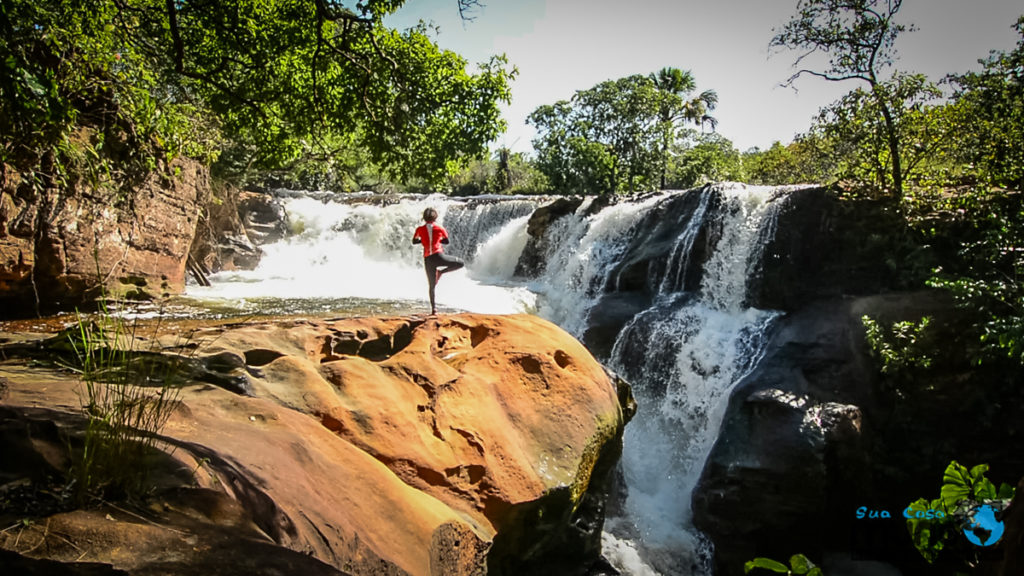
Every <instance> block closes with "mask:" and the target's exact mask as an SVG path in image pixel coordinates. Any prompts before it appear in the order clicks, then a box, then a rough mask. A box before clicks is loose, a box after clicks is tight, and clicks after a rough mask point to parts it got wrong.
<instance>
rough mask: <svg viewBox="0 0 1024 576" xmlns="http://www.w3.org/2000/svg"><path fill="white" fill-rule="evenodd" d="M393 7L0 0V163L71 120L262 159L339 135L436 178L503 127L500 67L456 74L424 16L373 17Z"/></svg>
mask: <svg viewBox="0 0 1024 576" xmlns="http://www.w3.org/2000/svg"><path fill="white" fill-rule="evenodd" d="M402 4H403V2H402V1H401V0H365V1H362V2H359V3H355V4H354V5H353V4H352V3H350V2H340V1H334V0H237V1H232V2H226V1H224V0H195V1H192V0H190V1H188V2H184V1H181V0H168V1H158V0H97V1H96V2H90V3H85V4H83V3H80V2H75V1H72V0H39V1H35V0H33V1H31V2H30V1H28V0H9V1H6V2H4V3H3V4H2V8H0V32H3V39H2V40H0V62H2V63H3V66H4V67H5V74H3V80H2V81H0V90H2V96H3V98H2V101H3V103H2V104H0V106H2V107H3V108H2V110H0V111H2V112H3V120H0V136H3V137H4V141H5V142H8V143H10V144H8V145H7V146H6V147H5V151H4V158H3V160H4V161H5V162H11V161H15V160H21V159H24V158H25V157H31V156H33V155H35V156H42V155H45V153H46V151H47V150H52V148H53V145H54V142H57V141H59V140H60V139H61V138H62V137H66V136H67V135H68V134H69V133H70V132H72V130H73V129H75V127H77V126H80V125H82V124H88V125H96V126H99V127H100V129H101V131H102V132H104V133H107V132H111V130H110V129H109V127H110V126H112V125H117V126H120V130H115V131H113V132H117V134H110V135H111V136H117V137H119V138H122V139H125V138H127V136H125V135H129V136H131V137H132V138H135V139H137V140H139V141H140V142H143V143H146V144H148V145H149V147H150V148H151V149H152V152H154V153H159V152H164V153H167V154H170V155H176V154H188V155H192V156H200V157H206V158H208V159H211V160H212V159H215V158H216V157H217V156H218V155H219V154H220V152H222V151H223V150H231V151H233V153H234V155H235V156H241V157H242V158H244V159H245V163H247V164H248V165H254V164H255V165H258V166H262V167H265V168H268V169H269V168H278V167H282V166H287V165H288V164H289V163H291V162H294V161H295V160H296V159H298V158H300V157H302V156H303V155H308V154H311V153H320V154H321V155H323V156H324V157H330V155H331V153H332V152H333V151H334V150H333V149H332V148H333V147H344V146H348V147H353V146H354V147H358V148H361V149H364V150H366V151H367V152H368V154H369V156H370V159H371V160H372V161H374V162H376V163H378V164H380V165H381V166H383V167H384V168H385V170H387V171H388V172H390V173H393V174H394V175H396V176H398V177H402V178H423V179H425V180H429V181H439V180H440V179H441V178H442V177H443V176H444V175H445V174H447V173H449V172H450V171H451V170H452V169H453V167H454V165H455V164H456V163H458V162H460V161H462V160H463V159H464V158H469V157H475V156H479V155H481V154H483V153H484V152H485V150H486V145H487V143H488V142H489V141H490V140H492V139H494V138H495V137H496V136H497V135H498V134H499V133H500V131H501V130H502V129H503V128H504V124H503V122H502V120H501V118H500V114H499V110H498V104H499V103H500V102H502V101H505V102H507V101H508V100H509V97H510V92H509V81H510V80H511V79H512V78H513V77H514V74H515V71H514V70H512V69H510V68H509V67H508V64H507V62H506V61H505V59H504V58H503V57H494V58H492V59H491V60H490V61H489V62H485V63H483V64H481V65H480V66H479V68H478V69H477V70H476V71H475V72H470V71H468V70H467V62H466V61H465V60H464V59H462V58H461V57H459V56H458V55H456V54H454V53H452V52H449V51H444V50H441V49H439V48H438V47H437V46H436V45H435V44H434V43H433V42H432V41H431V39H430V37H429V35H428V32H429V31H428V30H427V29H426V28H425V27H424V26H419V27H417V28H414V29H410V30H407V31H404V32H399V31H395V30H391V29H389V28H387V27H385V26H384V25H383V24H382V19H383V17H384V16H385V15H387V14H389V13H391V12H393V11H394V10H396V9H397V8H398V7H400V6H401V5H402ZM471 4H472V2H471V1H469V0H462V1H460V2H459V6H460V8H462V7H464V6H469V5H471ZM133 146H134V147H135V148H139V144H138V143H134V144H133ZM29 164H31V162H29Z"/></svg>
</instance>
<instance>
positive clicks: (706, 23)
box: [385, 0, 1024, 152]
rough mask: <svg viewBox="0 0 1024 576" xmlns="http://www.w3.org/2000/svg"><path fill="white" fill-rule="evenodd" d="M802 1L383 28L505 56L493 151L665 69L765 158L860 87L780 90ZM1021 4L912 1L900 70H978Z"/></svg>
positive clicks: (486, 17) (657, 2) (419, 13)
mask: <svg viewBox="0 0 1024 576" xmlns="http://www.w3.org/2000/svg"><path fill="white" fill-rule="evenodd" d="M796 2H797V0H701V1H698V0H631V1H629V2H625V1H622V0H618V1H614V0H482V3H483V4H484V5H483V6H482V7H481V8H478V9H476V10H475V11H474V12H472V13H471V15H472V16H473V17H474V19H473V20H472V21H470V22H463V21H462V20H461V19H460V17H459V11H458V4H457V2H456V0H408V1H407V2H406V5H405V6H403V7H402V8H400V9H399V11H398V12H396V13H395V14H394V15H392V16H389V17H388V19H387V20H385V23H386V24H387V25H389V26H392V27H395V28H399V29H404V28H407V27H409V26H412V25H414V24H416V23H417V22H418V21H420V20H423V21H426V22H430V23H433V24H434V25H436V26H438V27H439V29H440V32H439V33H438V34H437V35H436V36H435V38H434V40H435V41H436V42H437V44H438V45H439V46H441V47H442V48H445V49H448V50H452V51H454V52H457V53H459V54H461V55H462V56H463V57H465V58H466V59H467V60H468V61H469V62H470V63H478V62H482V61H486V60H487V59H489V57H490V56H491V55H494V54H505V55H506V56H507V57H508V59H509V61H510V63H511V64H513V65H514V66H516V67H517V68H518V70H519V75H518V76H517V78H516V79H515V81H514V82H513V84H512V103H511V104H510V105H506V106H504V107H503V114H504V118H505V120H506V121H507V122H508V130H507V132H506V134H505V135H504V136H502V137H501V138H499V140H498V141H497V142H495V143H494V145H493V146H494V147H498V146H508V147H510V148H512V150H514V151H518V152H528V151H530V150H531V148H532V146H531V144H530V140H531V139H532V138H533V137H534V136H535V131H534V130H533V128H532V127H530V126H528V125H526V117H527V116H528V115H529V114H530V112H532V111H533V110H534V109H536V108H537V107H538V106H541V105H543V104H552V103H554V102H556V101H558V100H565V99H568V98H571V97H572V95H573V94H574V93H575V92H576V91H577V90H584V89H587V88H590V87H592V86H594V85H595V84H597V83H599V82H603V81H605V80H610V79H616V78H621V77H623V76H628V75H630V74H649V73H651V72H655V71H657V70H659V69H661V68H663V67H666V66H670V67H674V68H680V69H683V70H689V71H690V72H691V73H692V74H693V76H694V78H695V79H696V81H697V92H700V91H703V90H707V89H712V90H715V91H716V92H717V93H718V99H719V100H718V107H717V109H716V110H715V111H714V112H713V115H714V116H715V117H716V118H717V119H718V121H719V122H718V128H717V131H718V132H719V133H720V134H722V135H723V136H725V137H726V138H728V139H730V140H732V142H733V144H734V145H735V146H736V148H738V149H740V150H747V149H749V148H751V147H755V146H756V147H760V148H767V147H769V146H771V144H772V143H773V142H774V141H781V142H783V143H788V142H790V141H792V139H793V137H794V136H795V135H796V134H799V133H801V132H804V131H806V130H807V128H808V127H809V126H810V124H811V120H812V119H813V117H814V116H815V114H816V113H817V111H818V110H819V109H820V108H821V107H823V106H825V105H827V104H829V103H831V102H833V101H835V100H837V99H838V98H839V97H840V96H842V95H843V94H845V93H846V92H848V91H849V90H852V89H854V88H856V87H857V86H858V84H857V82H854V81H848V82H839V83H837V82H828V81H825V80H822V79H818V78H813V77H805V78H801V79H800V80H798V81H797V82H796V84H795V88H796V89H794V88H787V87H783V86H781V83H782V82H784V81H785V80H786V79H787V78H789V76H790V75H792V73H793V72H794V69H793V68H792V65H793V62H794V60H795V58H796V56H797V53H795V52H792V51H781V52H780V51H778V50H777V49H776V50H773V51H772V53H771V54H769V50H768V43H769V41H770V40H771V38H772V36H773V30H774V29H777V28H780V27H781V26H782V25H784V24H785V22H786V21H787V20H788V19H789V17H790V16H791V15H792V14H793V13H794V12H795V7H796ZM1021 14H1024V3H1022V2H1020V0H906V1H905V3H904V4H903V7H902V9H901V10H900V12H899V14H898V15H897V21H898V22H901V23H904V24H913V25H915V26H916V27H917V30H916V31H912V32H906V33H904V34H903V35H902V36H900V37H899V39H898V40H897V42H896V50H897V57H898V61H897V65H896V67H897V68H898V69H899V70H903V71H910V72H918V73H923V74H926V75H928V76H929V77H930V78H932V79H933V80H939V79H941V78H942V77H943V76H945V75H946V74H949V73H954V72H957V73H959V72H965V71H967V70H978V69H980V68H981V66H980V65H979V64H978V60H979V59H981V58H985V57H986V56H988V54H989V52H990V51H991V50H1010V49H1012V48H1013V47H1014V46H1015V45H1016V42H1017V39H1018V38H1019V35H1018V34H1017V33H1016V32H1015V31H1014V30H1013V28H1012V24H1013V23H1014V22H1015V21H1016V20H1017V18H1018V17H1019V16H1020V15H1021Z"/></svg>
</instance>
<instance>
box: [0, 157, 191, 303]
mask: <svg viewBox="0 0 1024 576" xmlns="http://www.w3.org/2000/svg"><path fill="white" fill-rule="evenodd" d="M161 168H162V169H161V170H158V171H154V172H152V173H150V174H148V175H146V176H145V178H142V179H140V181H139V182H138V184H137V185H136V186H134V187H133V188H132V189H131V190H128V191H121V192H117V191H113V190H108V189H104V188H103V187H97V188H96V189H90V188H87V187H85V186H84V185H83V184H81V183H80V182H79V183H78V184H75V185H72V186H70V187H69V188H67V189H57V188H50V189H43V190H36V189H35V188H33V187H32V186H31V185H30V183H29V182H23V181H21V180H20V176H19V175H18V174H16V173H14V172H13V171H10V170H7V167H3V169H2V170H0V306H2V307H3V308H4V310H0V313H3V315H5V316H7V315H18V314H19V313H20V315H28V314H31V313H33V312H34V310H33V307H34V306H35V303H36V302H37V301H38V302H39V303H40V304H39V305H40V307H41V308H43V309H44V310H68V309H71V308H72V307H74V306H77V305H79V304H81V303H83V302H85V301H88V300H91V299H93V298H96V297H97V296H99V295H101V293H103V291H105V292H106V294H107V295H110V296H113V297H121V296H128V297H132V298H154V297H160V296H164V295H168V294H178V293H181V292H182V291H183V290H184V286H185V263H186V258H187V256H188V253H189V248H190V246H191V245H192V240H193V237H194V236H195V233H196V223H197V221H198V218H199V213H200V210H201V209H202V206H203V205H204V204H205V202H206V198H207V197H208V195H209V188H210V184H209V175H208V172H207V170H206V168H204V167H202V166H201V165H200V164H199V163H197V162H194V161H191V160H187V159H179V160H176V161H175V162H174V163H173V164H171V165H170V166H162V167H161ZM101 288H102V290H101Z"/></svg>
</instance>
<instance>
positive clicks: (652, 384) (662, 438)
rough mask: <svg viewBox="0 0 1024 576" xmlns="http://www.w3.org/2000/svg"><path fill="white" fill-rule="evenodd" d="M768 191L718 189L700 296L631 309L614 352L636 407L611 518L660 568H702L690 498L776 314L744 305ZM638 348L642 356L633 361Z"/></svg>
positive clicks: (704, 554) (767, 214)
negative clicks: (717, 218) (616, 515)
mask: <svg viewBox="0 0 1024 576" xmlns="http://www.w3.org/2000/svg"><path fill="white" fill-rule="evenodd" d="M771 191H772V189H767V188H753V189H752V188H727V189H725V190H722V194H723V203H724V206H723V209H722V211H721V214H722V216H721V218H722V222H721V229H722V234H721V238H720V239H719V241H718V242H717V245H716V246H715V251H714V253H713V254H712V255H711V257H710V259H709V260H708V261H707V262H706V263H705V266H704V275H703V278H702V283H701V292H700V294H699V295H698V297H697V298H695V299H691V300H689V301H686V302H685V303H683V304H682V305H678V304H675V303H673V302H672V301H670V300H668V299H666V300H663V301H662V303H661V304H660V305H659V306H657V307H656V308H653V309H649V310H647V311H645V312H642V313H641V314H638V315H637V316H636V317H635V318H634V319H633V321H632V322H631V323H630V324H629V325H627V326H626V327H625V328H624V329H623V330H622V332H620V335H619V338H618V340H617V341H616V343H615V347H614V349H613V352H612V360H613V362H612V364H613V367H614V368H615V369H616V370H619V371H620V372H623V373H625V374H628V375H629V379H630V380H631V381H632V383H633V385H634V393H635V395H636V397H637V403H638V405H639V408H640V411H639V413H638V414H637V416H636V417H635V418H634V419H633V421H632V422H631V423H630V425H629V426H628V427H627V428H626V434H625V440H624V442H625V448H624V451H623V459H622V465H623V470H624V473H625V478H626V484H627V487H628V496H627V500H626V503H625V510H626V517H625V518H623V519H621V521H620V523H619V524H620V526H622V525H624V526H627V527H628V529H626V530H623V531H622V533H623V534H625V535H629V536H632V537H633V538H635V539H636V541H637V543H638V544H639V549H640V554H641V557H643V558H645V559H647V561H648V562H649V563H650V564H651V565H652V566H653V569H655V570H657V571H658V572H661V573H662V574H666V575H675V574H703V573H706V572H707V571H708V570H710V567H709V566H708V565H707V558H708V556H709V554H708V551H707V549H706V548H707V544H706V542H705V541H704V539H703V537H702V536H701V535H700V534H699V533H698V532H697V531H696V530H695V529H694V528H693V526H692V510H691V507H690V501H691V500H690V499H691V494H692V492H693V489H694V488H695V487H696V484H697V481H698V480H699V478H700V474H701V471H702V469H703V466H704V461H705V460H706V459H707V456H708V454H709V453H710V451H711V448H712V445H713V443H714V441H715V439H716V438H717V436H718V430H719V427H720V425H721V421H722V417H723V416H724V413H725V408H726V405H727V400H728V397H729V393H730V391H731V390H732V388H733V386H735V385H736V383H737V382H739V380H741V379H742V377H743V376H744V375H746V374H747V373H748V372H749V370H750V369H751V368H752V367H753V366H754V365H755V364H756V362H757V361H758V360H759V359H760V356H761V354H762V353H763V349H764V343H765V334H766V331H767V329H768V327H769V325H770V323H771V321H772V319H773V318H774V317H775V314H774V313H773V312H770V311H762V310H757V309H753V308H744V306H743V302H744V300H745V298H746V293H747V281H748V279H749V278H750V276H751V272H752V271H753V269H754V267H755V266H756V265H757V264H758V262H759V257H760V249H761V248H762V247H763V237H762V234H761V231H762V230H763V229H764V228H765V226H770V225H771V222H772V221H773V220H774V214H773V209H774V204H771V203H769V202H767V200H768V194H769V193H770V192H771ZM682 239H683V240H685V238H682ZM629 348H631V349H632V354H633V355H632V356H631V355H630V354H629V352H628V350H627V349H629ZM638 349H640V350H643V351H644V352H645V356H646V357H647V358H648V359H649V360H650V361H648V362H646V363H643V364H641V365H639V366H637V362H636V354H637V350H638ZM656 358H661V359H662V361H661V362H657V361H654V360H655V359H656ZM623 568H624V569H626V570H627V571H628V570H629V569H628V568H626V567H623ZM627 573H629V572H627Z"/></svg>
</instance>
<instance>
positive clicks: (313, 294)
mask: <svg viewBox="0 0 1024 576" xmlns="http://www.w3.org/2000/svg"><path fill="white" fill-rule="evenodd" d="M778 192H779V189H774V188H767V187H746V186H742V185H721V186H714V187H705V188H702V189H698V190H691V191H686V192H665V193H660V194H654V195H650V196H648V197H645V198H643V199H639V200H632V201H622V202H619V203H616V204H613V205H611V206H607V207H605V208H603V209H601V210H593V209H592V208H593V207H592V201H593V199H586V200H584V201H583V203H582V204H581V205H579V207H578V208H577V209H576V211H575V213H573V214H568V215H566V216H563V217H560V218H557V219H555V220H553V221H552V222H550V224H549V225H548V228H547V230H546V231H545V232H544V241H543V243H540V244H537V245H535V246H533V247H532V248H531V247H530V238H529V236H528V234H527V223H528V221H529V218H530V215H531V213H533V211H534V210H535V209H536V208H537V207H539V206H541V205H543V204H545V203H547V202H548V201H550V199H543V198H530V197H517V198H495V197H491V198H474V199H469V200H465V199H452V198H446V197H443V196H437V195H434V196H403V197H401V198H400V199H399V200H398V201H390V200H389V201H388V202H387V203H385V204H383V205H381V204H380V203H373V202H371V200H372V198H367V197H355V198H352V197H344V196H341V197H336V196H331V195H322V194H321V195H311V194H286V195H283V202H284V203H285V208H286V211H287V213H288V214H289V225H290V227H291V229H292V234H291V235H290V236H288V237H287V238H286V239H284V240H282V241H280V242H278V243H276V244H272V245H267V246H264V247H263V249H264V251H265V256H264V258H263V261H262V262H261V264H260V266H259V267H258V268H257V269H256V270H254V271H251V272H222V273H219V274H217V275H214V276H213V277H211V280H212V281H213V286H212V287H210V288H201V287H191V288H190V293H191V294H192V296H193V297H195V298H200V299H206V300H207V301H209V300H211V299H221V300H227V301H233V302H238V301H241V302H255V303H256V304H255V305H254V306H249V307H248V308H247V310H253V309H257V310H259V309H261V307H262V308H266V307H271V308H273V306H271V304H272V303H273V302H278V301H281V302H283V304H280V306H279V307H280V308H281V309H282V310H284V311H290V312H296V311H300V312H303V313H309V312H314V311H316V310H319V309H323V310H324V311H325V313H326V312H328V311H330V312H334V313H335V314H336V313H338V312H339V311H341V312H347V313H352V312H351V311H352V310H360V311H362V310H369V311H370V313H373V312H375V311H376V313H381V311H383V312H385V313H410V312H414V311H418V312H422V311H423V310H424V308H425V306H424V304H425V302H424V300H425V298H426V282H425V279H424V278H423V269H422V263H421V259H422V253H421V251H420V248H419V247H418V246H412V245H411V243H410V238H411V236H412V231H413V229H414V228H415V227H416V226H418V225H419V224H420V223H421V214H422V212H423V209H424V208H426V207H428V206H430V207H433V208H435V209H436V210H437V211H438V212H439V221H440V222H441V223H442V224H443V225H444V226H445V227H446V228H447V229H448V230H449V232H450V234H451V236H452V244H451V245H450V246H449V247H448V248H447V249H446V251H447V252H448V253H450V254H454V255H457V256H459V257H461V258H463V259H464V260H465V261H466V262H467V268H466V271H465V272H464V273H463V272H458V273H455V274H451V275H449V276H445V278H444V280H443V281H442V282H441V284H440V285H439V287H438V304H439V306H440V307H441V308H442V309H443V310H444V309H447V311H453V310H469V311H474V312H486V313H507V312H523V311H533V312H535V313H537V314H538V315H541V316H543V317H545V318H547V319H549V320H551V321H553V322H555V323H557V324H559V325H560V326H562V327H563V328H564V329H565V330H566V331H568V332H569V333H571V334H573V335H574V336H576V337H577V338H580V339H581V340H583V341H584V342H585V343H587V344H588V345H590V346H591V347H592V350H597V349H598V348H601V346H600V343H599V342H598V340H599V339H600V337H601V335H602V334H606V335H607V334H611V336H612V339H611V340H609V341H608V342H607V345H606V346H604V347H603V348H601V351H600V352H595V355H597V356H598V359H599V360H601V361H603V362H605V363H606V364H607V365H610V366H611V367H612V368H613V369H614V370H616V371H618V372H619V373H620V374H622V375H623V376H624V377H625V378H626V379H627V380H628V381H629V382H630V383H631V384H632V385H633V389H634V394H635V396H636V398H637V401H638V404H639V412H638V414H637V416H636V417H635V418H634V419H633V421H632V422H631V423H630V424H629V426H627V428H626V435H625V449H624V453H623V457H622V469H623V473H624V478H625V483H626V487H625V488H626V493H627V495H626V499H625V502H624V503H623V505H622V506H620V507H619V508H620V509H621V510H620V511H619V513H618V514H617V516H616V517H613V518H612V517H610V518H609V519H608V523H607V526H606V533H605V535H604V538H603V548H604V553H605V555H606V556H607V557H609V559H611V560H612V561H613V563H615V564H616V565H617V566H619V567H620V569H622V570H623V572H624V573H625V574H630V575H632V576H658V575H661V576H673V575H690V574H709V573H710V568H709V566H708V558H709V547H708V544H707V543H706V542H705V541H704V539H703V537H702V536H701V535H700V534H699V533H697V532H696V530H695V529H694V528H693V527H692V523H691V510H690V494H691V492H692V490H693V489H694V487H695V485H696V483H697V480H698V478H699V476H700V473H701V469H702V467H703V464H704V461H705V460H706V458H707V455H708V454H709V452H710V450H711V447H712V444H713V443H714V441H715V438H716V436H717V433H718V429H719V426H720V423H721V420H722V417H723V414H724V410H725V407H726V403H727V400H728V397H729V393H730V391H731V390H732V388H733V387H734V386H735V385H736V383H737V382H739V381H740V380H741V379H742V378H743V376H744V375H746V374H747V373H749V371H750V370H751V369H753V367H754V366H755V365H756V363H757V362H758V361H759V359H760V357H761V354H762V353H763V350H764V346H765V342H766V339H767V334H768V330H769V329H770V326H771V324H772V321H773V319H774V318H775V315H776V314H775V313H774V312H772V311H768V310H758V309H756V308H752V307H750V306H749V305H748V303H747V301H748V292H749V291H750V287H751V286H750V283H751V278H754V277H756V276H757V272H758V267H759V266H760V262H761V250H762V248H763V247H764V245H765V244H766V243H767V242H768V241H769V240H770V239H771V237H772V235H773V234H774V226H775V213H776V211H777V209H778V207H779V205H780V204H782V203H783V202H784V201H785V195H784V194H779V196H780V197H779V198H775V195H776V194H777V193H778ZM525 250H537V251H538V253H536V254H532V257H533V260H535V261H540V262H542V264H543V266H542V268H543V269H542V270H541V271H540V272H539V273H538V274H537V275H536V277H532V278H517V277H516V276H515V271H516V269H517V263H518V262H519V261H520V260H521V256H522V255H523V253H524V251H525ZM275 299H276V300H275ZM311 302H313V303H316V305H315V306H311V305H310V303H311ZM365 302H374V303H375V304H374V306H370V307H369V308H366V307H365V305H364V304H360V303H365ZM382 302H383V303H386V304H387V305H385V304H382ZM609 326H610V327H611V328H609ZM602 330H603V331H602Z"/></svg>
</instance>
